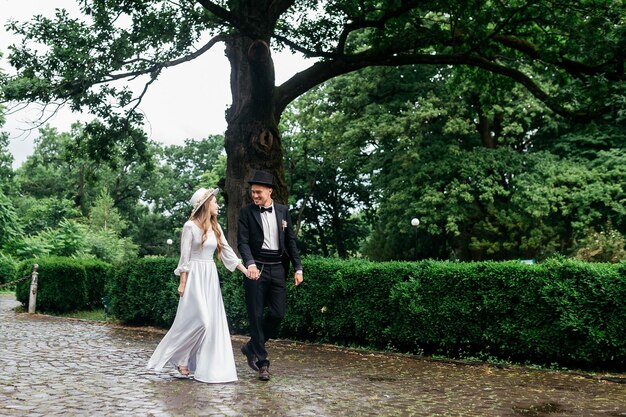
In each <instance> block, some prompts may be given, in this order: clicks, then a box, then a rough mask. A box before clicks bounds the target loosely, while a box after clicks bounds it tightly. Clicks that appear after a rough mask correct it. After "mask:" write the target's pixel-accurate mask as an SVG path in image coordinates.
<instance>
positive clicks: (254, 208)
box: [250, 204, 263, 231]
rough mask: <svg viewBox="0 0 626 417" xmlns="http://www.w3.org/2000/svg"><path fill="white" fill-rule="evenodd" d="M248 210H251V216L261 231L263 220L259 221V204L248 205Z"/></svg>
mask: <svg viewBox="0 0 626 417" xmlns="http://www.w3.org/2000/svg"><path fill="white" fill-rule="evenodd" d="M250 211H251V212H252V217H254V220H256V223H257V225H259V227H260V228H261V231H263V222H262V221H261V210H259V206H257V205H255V204H252V205H251V206H250Z"/></svg>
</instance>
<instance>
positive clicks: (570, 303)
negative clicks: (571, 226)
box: [110, 258, 626, 369]
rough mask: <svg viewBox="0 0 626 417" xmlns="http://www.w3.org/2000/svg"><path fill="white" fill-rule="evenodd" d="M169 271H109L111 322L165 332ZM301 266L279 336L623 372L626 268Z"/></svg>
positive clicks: (238, 308)
mask: <svg viewBox="0 0 626 417" xmlns="http://www.w3.org/2000/svg"><path fill="white" fill-rule="evenodd" d="M218 265H219V264H218ZM175 267H176V259H159V258H152V259H143V260H139V261H137V262H136V263H133V264H132V265H130V264H129V265H127V266H126V269H120V270H118V271H117V274H116V278H115V279H113V280H112V281H111V287H110V291H111V299H112V300H114V302H113V312H114V314H115V315H116V316H117V317H118V318H120V319H121V320H123V321H126V322H129V323H133V324H152V325H159V326H169V325H170V324H171V322H172V320H173V318H174V315H175V313H176V306H177V296H176V288H177V285H178V278H177V277H176V276H174V274H173V273H172V271H173V270H174V268H175ZM218 268H219V273H220V279H221V281H222V294H223V297H224V303H225V306H226V313H227V315H228V317H229V324H230V326H231V331H233V332H234V333H245V332H246V331H247V319H246V311H245V306H244V302H243V289H242V284H241V280H242V275H241V274H240V273H234V274H230V273H228V272H227V271H225V270H224V268H222V267H221V265H219V267H218ZM304 269H305V271H306V273H305V281H304V283H303V284H302V285H301V286H299V287H297V288H295V287H293V286H292V285H290V286H289V291H288V313H287V317H286V318H285V321H284V323H283V327H282V330H281V337H284V338H293V339H299V340H308V341H319V342H331V343H338V344H344V345H353V346H355V345H358V346H364V347H371V348H376V349H392V350H397V351H402V352H411V353H424V354H441V355H446V356H450V357H468V356H474V357H492V358H500V359H508V360H515V361H529V362H532V363H540V364H552V363H558V364H560V365H565V366H577V367H586V368H589V367H594V366H595V367H602V368H605V369H623V368H625V366H626V326H625V325H624V323H626V264H621V265H611V264H589V263H584V262H579V261H571V260H552V261H549V262H545V263H543V264H541V265H524V264H520V263H518V262H481V263H454V262H435V261H423V262H415V263H409V262H388V263H373V262H367V261H360V260H351V261H343V260H333V259H318V258H308V259H305V260H304ZM290 280H291V277H290Z"/></svg>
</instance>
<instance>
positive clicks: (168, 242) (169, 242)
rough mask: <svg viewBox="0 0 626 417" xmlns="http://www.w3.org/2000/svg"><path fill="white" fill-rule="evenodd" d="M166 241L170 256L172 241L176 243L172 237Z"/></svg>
mask: <svg viewBox="0 0 626 417" xmlns="http://www.w3.org/2000/svg"><path fill="white" fill-rule="evenodd" d="M165 243H167V256H170V249H171V247H172V243H174V241H173V240H172V239H167V240H166V241H165Z"/></svg>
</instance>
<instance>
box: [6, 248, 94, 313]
mask: <svg viewBox="0 0 626 417" xmlns="http://www.w3.org/2000/svg"><path fill="white" fill-rule="evenodd" d="M34 263H36V264H38V265H39V268H38V270H37V271H38V279H37V307H36V308H37V311H42V312H43V311H47V312H57V313H64V312H68V311H75V310H80V309H84V308H86V306H87V301H88V297H87V274H86V272H85V267H84V265H83V264H82V263H81V262H80V261H77V260H76V259H72V258H62V257H47V258H41V259H31V260H29V261H25V262H22V263H21V265H20V269H19V275H20V276H23V275H28V274H30V273H31V272H32V266H33V264H34ZM29 292H30V280H26V281H22V282H20V283H18V285H17V288H16V297H17V300H18V301H20V302H21V303H22V304H24V305H28V298H29Z"/></svg>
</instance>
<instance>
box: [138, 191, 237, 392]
mask: <svg viewBox="0 0 626 417" xmlns="http://www.w3.org/2000/svg"><path fill="white" fill-rule="evenodd" d="M216 194H217V189H212V188H209V189H206V188H200V189H199V190H198V191H196V192H195V193H194V194H193V196H192V197H191V200H190V202H191V205H192V207H193V209H192V211H191V215H190V217H189V220H188V221H187V222H186V223H185V225H184V226H183V233H182V237H181V243H180V260H179V262H178V267H177V268H176V270H175V271H174V273H175V274H176V275H179V276H180V285H179V287H178V294H179V296H180V299H179V302H178V310H177V311H176V317H175V319H174V323H173V324H172V327H171V328H170V330H169V331H168V332H167V334H166V335H165V337H163V340H161V342H160V343H159V345H158V346H157V348H156V350H155V351H154V353H153V354H152V357H151V358H150V360H149V361H148V366H147V368H148V369H154V370H157V371H160V370H162V369H163V367H164V366H165V365H167V364H169V365H171V366H173V367H175V368H176V369H177V370H178V372H179V373H180V374H181V375H182V376H184V377H190V376H193V378H194V379H196V380H198V381H201V382H210V383H224V382H232V381H236V380H237V371H236V369H235V359H234V357H233V350H232V345H231V342H230V332H229V331H228V323H227V321H226V312H225V311H224V303H223V301H222V293H221V290H220V284H219V279H218V275H217V268H216V266H215V262H214V260H213V258H214V254H215V253H217V258H218V259H220V260H221V261H222V263H223V264H224V266H225V267H226V268H227V269H228V270H229V271H234V270H235V268H237V269H238V270H239V271H241V272H242V273H244V274H245V275H246V276H247V275H248V270H247V269H246V268H245V267H244V266H243V265H242V264H241V261H240V260H239V258H237V256H236V255H235V252H234V251H233V250H232V248H231V247H230V245H229V244H228V242H227V241H226V238H225V237H224V233H223V231H222V228H221V227H220V225H219V224H218V223H217V212H218V209H219V206H218V204H217V201H216V197H215V196H216Z"/></svg>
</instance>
